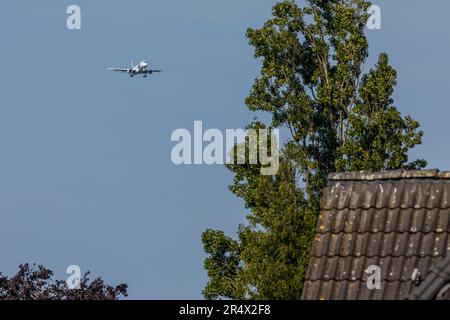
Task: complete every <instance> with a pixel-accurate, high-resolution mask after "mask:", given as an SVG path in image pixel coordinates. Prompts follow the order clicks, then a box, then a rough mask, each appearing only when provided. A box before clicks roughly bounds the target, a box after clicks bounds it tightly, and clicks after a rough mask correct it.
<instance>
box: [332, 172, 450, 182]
mask: <svg viewBox="0 0 450 320" xmlns="http://www.w3.org/2000/svg"><path fill="white" fill-rule="evenodd" d="M420 178H422V179H423V178H428V179H448V180H450V171H440V170H439V169H427V170H404V169H400V170H390V171H379V172H371V171H353V172H334V173H330V174H329V175H328V180H329V181H348V180H356V181H374V180H399V179H420Z"/></svg>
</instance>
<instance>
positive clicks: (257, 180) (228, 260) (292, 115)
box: [203, 0, 426, 299]
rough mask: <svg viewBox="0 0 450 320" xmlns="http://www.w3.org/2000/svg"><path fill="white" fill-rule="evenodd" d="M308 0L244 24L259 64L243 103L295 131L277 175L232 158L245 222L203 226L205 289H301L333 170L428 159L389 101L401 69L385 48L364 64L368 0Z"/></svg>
mask: <svg viewBox="0 0 450 320" xmlns="http://www.w3.org/2000/svg"><path fill="white" fill-rule="evenodd" d="M306 3H307V5H306V6H304V7H299V6H298V5H297V4H296V3H295V2H294V1H289V0H286V1H283V2H281V3H278V4H276V5H275V6H274V7H273V18H272V19H270V20H269V21H267V22H266V23H265V24H264V26H263V27H262V28H260V29H249V30H248V31H247V37H248V39H249V42H250V45H251V46H252V47H254V49H255V58H257V59H261V61H262V67H261V73H260V75H259V76H258V78H256V79H255V82H254V84H253V88H252V90H251V92H250V95H249V96H248V98H247V99H246V105H247V107H248V108H249V109H250V110H254V111H265V112H268V113H269V114H270V115H271V117H272V121H271V124H270V127H275V128H281V127H282V128H287V129H288V131H289V132H290V137H289V139H288V141H286V142H285V144H284V145H283V146H282V152H281V153H282V154H281V159H280V169H279V171H278V173H277V174H276V175H274V176H262V175H260V172H259V167H258V165H250V164H245V165H229V166H228V168H229V169H230V170H231V171H233V172H234V174H235V179H234V184H233V185H232V186H231V187H230V190H231V191H232V192H233V193H234V194H235V195H236V196H237V197H240V198H242V199H243V200H244V201H245V204H246V208H247V209H248V211H249V213H248V216H247V219H248V222H249V223H248V225H247V226H242V225H241V226H240V227H239V229H238V239H237V240H233V239H231V238H228V237H226V236H225V235H224V234H223V233H222V232H220V231H212V230H208V231H206V232H205V233H204V235H203V242H204V245H205V251H206V253H207V254H209V257H208V258H207V259H206V261H205V268H206V270H207V271H208V275H209V277H210V281H209V283H208V285H207V286H206V288H205V290H204V292H203V293H204V296H205V297H206V298H209V299H217V298H233V299H298V298H299V297H300V295H301V291H302V288H303V281H304V275H305V272H306V268H307V264H308V260H309V251H310V246H311V241H312V238H313V236H314V228H315V224H316V219H317V216H318V213H319V204H320V196H321V190H322V189H323V188H324V186H325V185H326V177H327V175H328V174H329V173H330V172H335V171H350V170H371V171H379V170H390V169H398V168H422V167H424V166H425V165H426V162H425V161H424V160H417V161H415V162H412V163H408V156H407V152H408V150H409V149H411V148H412V147H414V146H415V145H417V144H420V143H421V138H422V132H421V131H420V130H419V124H418V122H417V121H415V120H413V119H412V118H411V117H409V116H407V117H404V118H403V117H402V116H401V114H400V113H399V111H398V110H397V108H396V107H395V106H393V105H392V104H393V100H392V98H391V95H392V93H393V90H394V87H395V85H396V72H395V70H394V69H393V68H392V67H391V66H390V65H389V61H388V56H387V55H386V54H381V55H380V57H379V61H378V63H377V65H376V66H375V68H374V69H373V70H371V71H370V72H368V73H367V74H362V68H363V66H364V63H365V61H366V59H367V57H368V43H367V39H366V36H365V34H364V30H365V26H366V22H367V19H368V15H367V13H366V12H367V9H368V7H369V6H370V3H369V2H367V1H364V0H328V1H325V0H308V1H306ZM251 127H254V128H261V127H264V126H263V125H262V124H260V123H253V124H251Z"/></svg>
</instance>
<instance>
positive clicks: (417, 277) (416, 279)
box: [411, 268, 423, 287]
mask: <svg viewBox="0 0 450 320" xmlns="http://www.w3.org/2000/svg"><path fill="white" fill-rule="evenodd" d="M411 281H412V282H413V284H414V285H415V286H416V287H418V286H419V285H420V284H421V283H422V281H423V276H422V274H421V273H420V271H419V269H417V268H415V269H414V271H413V273H412V275H411Z"/></svg>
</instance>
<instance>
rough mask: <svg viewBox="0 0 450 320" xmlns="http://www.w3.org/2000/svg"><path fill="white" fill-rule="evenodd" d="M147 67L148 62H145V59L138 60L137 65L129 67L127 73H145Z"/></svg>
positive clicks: (132, 74)
mask: <svg viewBox="0 0 450 320" xmlns="http://www.w3.org/2000/svg"><path fill="white" fill-rule="evenodd" d="M147 67H148V63H147V62H145V60H142V61H141V62H139V63H138V64H137V65H135V66H134V67H132V68H131V69H130V72H129V74H130V75H131V76H134V75H137V74H146V73H147V72H146V71H147Z"/></svg>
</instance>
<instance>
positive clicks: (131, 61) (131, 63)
mask: <svg viewBox="0 0 450 320" xmlns="http://www.w3.org/2000/svg"><path fill="white" fill-rule="evenodd" d="M130 68H131V69H133V68H134V66H133V59H130Z"/></svg>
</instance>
